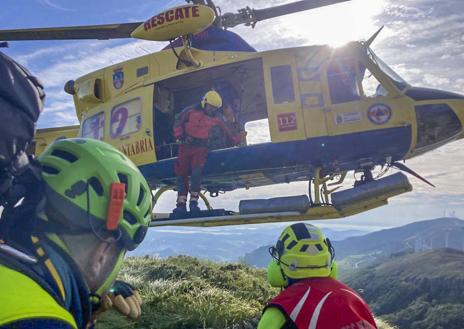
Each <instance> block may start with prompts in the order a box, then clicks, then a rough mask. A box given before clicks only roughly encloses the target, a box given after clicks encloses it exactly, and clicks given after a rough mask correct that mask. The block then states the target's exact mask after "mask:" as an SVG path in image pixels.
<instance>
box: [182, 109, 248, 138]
mask: <svg viewBox="0 0 464 329" xmlns="http://www.w3.org/2000/svg"><path fill="white" fill-rule="evenodd" d="M215 126H219V127H220V128H221V129H222V130H223V131H224V133H225V134H226V136H227V138H228V139H229V140H230V141H231V143H232V144H233V145H237V144H239V143H240V135H239V134H235V135H233V134H232V133H231V132H230V130H229V129H228V128H227V127H226V125H225V124H224V122H223V121H222V120H221V119H219V118H217V117H214V116H209V115H207V114H206V113H205V111H203V110H202V109H199V108H197V107H190V108H187V109H185V110H183V111H182V112H181V113H180V114H179V116H178V117H177V118H176V121H175V123H174V137H175V138H176V139H182V138H187V137H191V138H195V139H197V140H203V141H205V143H207V141H208V138H209V134H210V130H211V128H213V127H215ZM205 145H206V144H205Z"/></svg>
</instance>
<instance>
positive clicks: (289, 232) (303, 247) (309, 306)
mask: <svg viewBox="0 0 464 329" xmlns="http://www.w3.org/2000/svg"><path fill="white" fill-rule="evenodd" d="M269 252H270V254H271V256H272V258H273V260H272V261H271V262H270V263H269V265H268V269H267V275H268V281H269V283H270V284H271V285H272V286H273V287H281V288H284V290H283V291H282V292H281V293H280V294H279V295H278V296H277V297H275V298H273V299H272V300H271V301H269V302H268V304H267V305H266V307H265V308H264V311H263V315H262V317H261V320H260V322H259V324H258V329H283V328H297V329H303V328H304V329H307V328H310V329H351V328H363V329H375V328H377V326H376V324H375V321H374V318H373V316H372V312H371V311H370V309H369V307H368V305H367V304H366V303H365V302H364V300H363V299H362V298H361V297H360V296H359V295H358V294H357V293H356V292H355V291H354V290H352V289H351V288H349V287H348V286H346V285H344V284H343V283H341V282H340V281H338V280H336V276H337V265H336V263H335V251H334V249H333V247H332V244H331V243H330V240H329V239H328V238H326V237H325V236H324V234H323V233H322V231H321V230H320V229H318V228H317V227H315V226H313V225H310V224H304V223H297V224H293V225H291V226H288V227H287V228H285V230H284V231H283V232H282V234H281V235H280V237H279V239H278V241H277V243H276V245H275V246H274V247H271V248H270V250H269Z"/></svg>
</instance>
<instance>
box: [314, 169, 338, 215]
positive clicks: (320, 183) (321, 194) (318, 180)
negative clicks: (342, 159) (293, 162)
mask: <svg viewBox="0 0 464 329" xmlns="http://www.w3.org/2000/svg"><path fill="white" fill-rule="evenodd" d="M346 174H347V172H346V171H343V172H341V173H339V174H330V175H326V176H323V177H321V168H316V169H315V170H314V175H313V178H312V179H311V180H310V181H309V187H308V192H309V195H310V197H311V196H312V192H313V191H314V200H312V199H311V204H312V205H316V206H317V205H330V195H331V194H332V193H333V192H335V191H336V190H338V189H339V188H340V187H341V184H342V183H343V181H344V180H345V177H346ZM337 177H338V179H337V180H336V181H334V182H331V183H329V182H330V181H332V180H334V179H336V178H337ZM335 185H338V186H336V187H334V188H329V187H330V186H335ZM312 190H313V191H312Z"/></svg>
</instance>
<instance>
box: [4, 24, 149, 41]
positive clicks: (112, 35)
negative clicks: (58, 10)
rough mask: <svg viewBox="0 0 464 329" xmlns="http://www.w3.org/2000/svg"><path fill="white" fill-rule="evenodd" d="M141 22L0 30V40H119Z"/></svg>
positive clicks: (127, 36) (128, 35)
mask: <svg viewBox="0 0 464 329" xmlns="http://www.w3.org/2000/svg"><path fill="white" fill-rule="evenodd" d="M140 24H142V22H136V23H122V24H106V25H88V26H69V27H50V28H34V29H19V30H0V40H2V41H17V40H78V39H97V40H108V39H120V38H130V37H131V35H130V34H131V33H132V31H134V30H135V29H136V28H137V27H138V26H139V25H140Z"/></svg>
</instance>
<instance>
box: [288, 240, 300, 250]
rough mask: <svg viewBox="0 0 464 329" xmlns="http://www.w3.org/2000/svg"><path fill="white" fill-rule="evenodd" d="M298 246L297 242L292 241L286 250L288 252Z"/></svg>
mask: <svg viewBox="0 0 464 329" xmlns="http://www.w3.org/2000/svg"><path fill="white" fill-rule="evenodd" d="M297 244H298V242H296V241H295V240H293V241H292V242H290V243H289V244H288V246H287V249H288V250H290V249H292V248H293V247H295V246H296V245H297Z"/></svg>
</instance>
